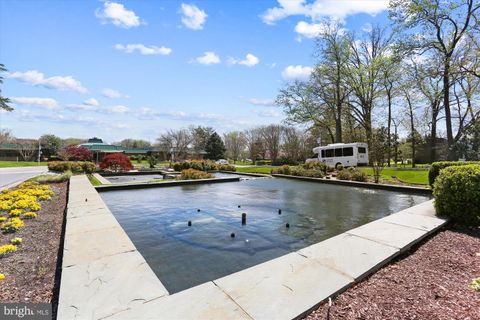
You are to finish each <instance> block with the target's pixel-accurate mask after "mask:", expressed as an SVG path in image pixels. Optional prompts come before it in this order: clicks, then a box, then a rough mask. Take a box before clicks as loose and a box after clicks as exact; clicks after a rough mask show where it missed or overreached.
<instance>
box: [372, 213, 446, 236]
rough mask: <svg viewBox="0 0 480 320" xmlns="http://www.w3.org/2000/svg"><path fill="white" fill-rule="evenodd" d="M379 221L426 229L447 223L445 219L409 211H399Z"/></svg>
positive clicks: (432, 228) (433, 228)
mask: <svg viewBox="0 0 480 320" xmlns="http://www.w3.org/2000/svg"><path fill="white" fill-rule="evenodd" d="M377 221H383V222H390V223H395V224H399V225H402V226H407V227H410V228H417V229H421V230H425V231H431V230H435V229H436V228H437V227H439V226H441V225H442V224H444V223H445V220H443V219H439V218H434V217H430V216H427V215H419V214H412V213H409V212H407V211H402V212H398V213H396V214H392V215H390V216H388V217H385V218H382V219H380V220H377Z"/></svg>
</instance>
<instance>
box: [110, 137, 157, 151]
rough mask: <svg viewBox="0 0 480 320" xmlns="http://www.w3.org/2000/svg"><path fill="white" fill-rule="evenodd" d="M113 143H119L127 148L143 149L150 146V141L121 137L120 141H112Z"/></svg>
mask: <svg viewBox="0 0 480 320" xmlns="http://www.w3.org/2000/svg"><path fill="white" fill-rule="evenodd" d="M114 145H120V146H122V147H124V148H127V149H136V148H138V149H143V148H149V147H151V143H150V141H147V140H142V139H123V140H122V141H120V142H116V143H114Z"/></svg>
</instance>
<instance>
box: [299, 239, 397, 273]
mask: <svg viewBox="0 0 480 320" xmlns="http://www.w3.org/2000/svg"><path fill="white" fill-rule="evenodd" d="M399 251H400V250H399V249H398V248H394V247H391V246H387V245H384V244H381V243H377V242H374V241H372V240H367V239H364V238H360V237H357V236H354V235H351V234H346V233H343V234H340V235H338V236H335V237H333V238H330V239H327V240H325V241H322V242H319V243H317V244H314V245H311V246H308V247H306V248H304V249H301V250H299V251H298V253H300V254H301V255H304V256H306V257H308V258H312V259H316V260H317V261H318V262H319V263H321V264H323V265H325V266H327V267H330V268H332V269H335V270H338V271H340V272H342V273H344V274H347V275H349V276H350V277H352V278H354V279H355V280H356V281H358V280H359V279H361V278H362V277H363V276H364V275H365V273H367V272H369V271H370V270H372V269H376V268H378V267H379V266H380V265H382V264H383V263H384V262H385V261H387V260H388V259H391V258H392V257H393V256H394V255H396V254H397V253H399Z"/></svg>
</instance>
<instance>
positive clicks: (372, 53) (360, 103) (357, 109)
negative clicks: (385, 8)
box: [347, 26, 392, 144]
mask: <svg viewBox="0 0 480 320" xmlns="http://www.w3.org/2000/svg"><path fill="white" fill-rule="evenodd" d="M391 40H392V38H391V36H390V35H387V33H386V31H385V29H382V28H380V27H379V26H374V27H372V29H371V30H369V31H367V32H365V37H364V38H361V39H358V38H357V37H356V36H355V34H353V33H352V34H350V38H349V42H350V49H351V55H350V63H349V64H348V70H347V73H348V84H349V86H350V88H351V90H352V96H353V97H352V99H351V100H350V101H349V105H350V108H351V111H352V116H353V117H354V118H355V120H356V121H358V123H359V124H360V125H361V126H362V127H363V128H364V130H365V134H366V138H367V143H369V144H370V142H371V139H372V130H373V122H372V121H373V111H374V107H375V102H376V100H377V99H378V97H379V96H380V95H381V94H382V93H383V81H382V80H383V78H384V77H383V71H384V69H385V68H384V65H385V63H387V62H388V57H389V56H390V55H391Z"/></svg>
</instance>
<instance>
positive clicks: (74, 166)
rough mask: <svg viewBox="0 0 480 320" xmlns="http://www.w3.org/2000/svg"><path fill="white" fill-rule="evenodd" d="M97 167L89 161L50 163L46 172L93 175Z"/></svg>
mask: <svg viewBox="0 0 480 320" xmlns="http://www.w3.org/2000/svg"><path fill="white" fill-rule="evenodd" d="M96 169H97V167H96V166H95V163H93V162H90V161H50V162H49V163H48V170H50V171H56V172H65V171H71V172H73V173H93V172H95V170H96Z"/></svg>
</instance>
